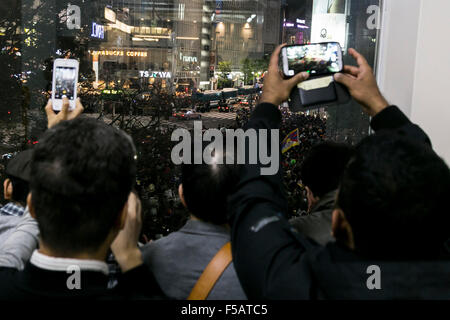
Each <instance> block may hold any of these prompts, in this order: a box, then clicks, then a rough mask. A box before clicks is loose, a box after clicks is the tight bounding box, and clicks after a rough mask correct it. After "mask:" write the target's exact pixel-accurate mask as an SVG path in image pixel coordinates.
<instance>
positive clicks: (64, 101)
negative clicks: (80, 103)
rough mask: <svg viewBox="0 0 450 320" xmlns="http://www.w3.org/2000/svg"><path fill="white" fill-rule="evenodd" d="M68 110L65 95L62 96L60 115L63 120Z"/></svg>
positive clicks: (67, 101)
mask: <svg viewBox="0 0 450 320" xmlns="http://www.w3.org/2000/svg"><path fill="white" fill-rule="evenodd" d="M68 112H69V99H67V97H64V98H63V105H62V109H61V116H62V118H63V119H64V120H65V119H67V113H68Z"/></svg>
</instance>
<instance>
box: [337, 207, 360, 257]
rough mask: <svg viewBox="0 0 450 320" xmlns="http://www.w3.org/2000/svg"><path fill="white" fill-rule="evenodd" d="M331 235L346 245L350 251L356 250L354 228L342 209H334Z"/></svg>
mask: <svg viewBox="0 0 450 320" xmlns="http://www.w3.org/2000/svg"><path fill="white" fill-rule="evenodd" d="M331 234H332V235H333V236H334V237H335V238H336V240H337V241H339V242H342V243H344V244H345V245H347V247H349V248H350V249H352V250H354V249H355V242H354V239H353V231H352V227H351V226H350V224H349V223H348V221H347V218H346V217H345V214H344V212H343V211H342V210H341V209H334V210H333V214H332V218H331Z"/></svg>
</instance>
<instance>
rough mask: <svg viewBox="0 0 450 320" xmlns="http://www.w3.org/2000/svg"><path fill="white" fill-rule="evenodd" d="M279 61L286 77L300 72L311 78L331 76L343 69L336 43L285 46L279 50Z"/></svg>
mask: <svg viewBox="0 0 450 320" xmlns="http://www.w3.org/2000/svg"><path fill="white" fill-rule="evenodd" d="M281 59H282V63H283V73H284V75H285V76H286V77H292V76H295V75H296V74H298V73H300V72H308V73H309V74H310V75H311V76H316V75H327V74H333V73H337V72H341V71H342V69H343V67H344V63H343V60H342V49H341V46H340V44H339V43H338V42H324V43H312V44H305V45H293V46H286V47H283V49H282V50H281Z"/></svg>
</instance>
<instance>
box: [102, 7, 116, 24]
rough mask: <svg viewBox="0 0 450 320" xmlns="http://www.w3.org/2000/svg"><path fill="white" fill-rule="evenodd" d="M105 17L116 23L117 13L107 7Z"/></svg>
mask: <svg viewBox="0 0 450 320" xmlns="http://www.w3.org/2000/svg"><path fill="white" fill-rule="evenodd" d="M105 19H106V20H109V21H111V22H113V23H116V13H115V12H114V11H112V10H111V9H109V8H105Z"/></svg>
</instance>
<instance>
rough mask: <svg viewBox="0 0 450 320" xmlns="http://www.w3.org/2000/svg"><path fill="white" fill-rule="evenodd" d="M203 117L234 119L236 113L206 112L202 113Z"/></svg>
mask: <svg viewBox="0 0 450 320" xmlns="http://www.w3.org/2000/svg"><path fill="white" fill-rule="evenodd" d="M203 119H221V120H235V119H236V113H234V112H208V113H202V120H203Z"/></svg>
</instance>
